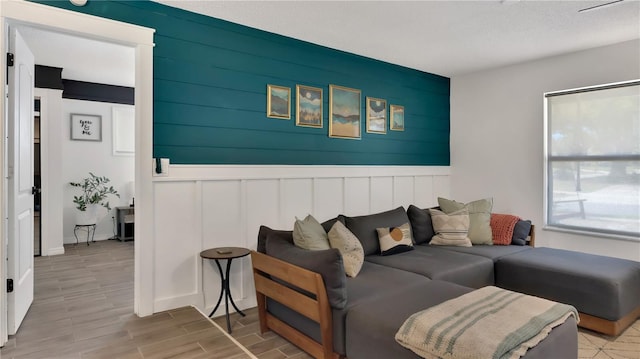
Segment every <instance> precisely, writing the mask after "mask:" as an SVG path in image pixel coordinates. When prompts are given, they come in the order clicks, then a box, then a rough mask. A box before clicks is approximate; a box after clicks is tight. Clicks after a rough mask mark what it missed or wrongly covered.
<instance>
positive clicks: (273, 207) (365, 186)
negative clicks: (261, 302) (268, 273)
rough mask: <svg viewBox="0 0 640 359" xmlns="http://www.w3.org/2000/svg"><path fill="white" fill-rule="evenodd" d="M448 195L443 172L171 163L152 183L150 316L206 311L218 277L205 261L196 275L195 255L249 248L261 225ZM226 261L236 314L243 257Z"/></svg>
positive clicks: (245, 294) (247, 297)
mask: <svg viewBox="0 0 640 359" xmlns="http://www.w3.org/2000/svg"><path fill="white" fill-rule="evenodd" d="M448 195H449V168H448V167H418V166H412V167H389V166H373V167H367V166H185V165H182V166H173V165H172V166H170V167H169V175H168V177H154V181H153V202H154V218H153V223H154V233H153V242H154V245H155V258H154V273H153V275H154V281H153V287H154V312H158V311H162V310H166V309H171V308H176V307H180V306H184V305H191V304H197V305H198V306H199V307H200V308H201V309H203V311H205V312H209V311H210V310H211V309H212V308H213V306H214V305H215V303H216V300H217V299H218V294H219V290H220V279H219V275H218V271H217V269H216V267H215V263H214V262H213V261H207V262H205V263H204V271H203V263H202V260H201V259H200V257H199V255H198V254H199V253H200V251H202V250H204V249H207V248H212V247H220V246H238V247H246V248H250V249H255V248H256V245H257V235H258V228H259V227H260V225H261V224H264V225H267V226H270V227H271V228H275V229H287V230H291V229H293V223H294V220H295V217H296V216H297V217H300V218H302V217H304V216H306V215H307V214H309V213H311V214H313V215H314V217H316V218H317V219H318V220H319V221H324V220H327V219H330V218H333V217H335V216H337V215H338V214H340V213H343V214H346V215H361V214H368V213H375V212H381V211H386V210H390V209H393V208H395V207H397V206H404V207H405V208H407V207H408V206H409V205H410V204H415V205H417V206H420V207H429V206H433V205H437V197H438V196H448ZM232 263H233V265H232V267H231V277H232V278H231V281H230V285H231V293H232V296H233V298H234V301H235V302H236V304H237V305H238V307H240V308H241V309H242V308H250V307H254V306H256V299H255V289H254V286H253V275H252V272H251V263H250V260H249V258H248V257H246V258H243V259H240V260H234V261H233V262H232ZM223 265H224V263H223ZM201 273H204V276H202V275H201ZM202 288H204V290H203V289H202ZM203 297H204V299H203ZM203 301H204V304H203ZM232 311H233V309H232ZM220 313H224V304H223V307H222V308H221V309H219V312H218V314H220Z"/></svg>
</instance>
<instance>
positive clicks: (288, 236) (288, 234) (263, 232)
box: [257, 226, 293, 253]
mask: <svg viewBox="0 0 640 359" xmlns="http://www.w3.org/2000/svg"><path fill="white" fill-rule="evenodd" d="M271 235H273V236H274V237H278V238H280V239H282V240H285V241H287V242H290V243H293V231H282V230H278V229H271V228H269V227H267V226H260V229H259V230H258V246H257V250H258V252H260V253H267V237H268V236H271Z"/></svg>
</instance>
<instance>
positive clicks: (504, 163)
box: [451, 40, 640, 261]
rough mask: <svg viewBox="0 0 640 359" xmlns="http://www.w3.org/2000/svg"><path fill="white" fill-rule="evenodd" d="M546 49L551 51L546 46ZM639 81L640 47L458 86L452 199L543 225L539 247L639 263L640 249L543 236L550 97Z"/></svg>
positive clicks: (574, 56) (460, 81)
mask: <svg viewBox="0 0 640 359" xmlns="http://www.w3.org/2000/svg"><path fill="white" fill-rule="evenodd" d="M540 46H544V45H543V44H540ZM638 78H640V40H634V41H628V42H624V43H620V44H615V45H610V46H605V47H601V48H596V49H591V50H587V51H581V52H576V53H571V54H566V55H562V56H556V57H551V58H546V59H541V60H537V61H532V62H527V63H523V64H518V65H513V66H508V67H503V68H499V69H495V70H489V71H483V72H478V73H473V74H468V75H463V76H456V77H453V78H452V79H451V193H452V197H453V198H455V199H457V200H460V201H465V202H467V201H471V200H474V199H478V198H484V197H493V198H494V212H498V213H513V214H516V215H519V216H520V217H523V218H529V219H531V220H532V221H533V223H535V224H537V225H538V226H537V233H536V242H537V243H538V245H539V246H549V247H555V248H564V249H571V250H577V251H583V252H588V253H594V254H604V255H610V256H614V257H620V258H627V259H632V260H637V261H640V242H638V241H628V240H616V239H607V238H604V237H591V236H583V235H576V234H567V233H560V232H554V231H549V230H543V229H542V224H543V223H544V215H543V198H544V197H543V196H544V194H543V93H544V92H548V91H554V90H564V89H570V88H576V87H583V86H591V85H599V84H606V83H612V82H619V81H626V80H633V79H638Z"/></svg>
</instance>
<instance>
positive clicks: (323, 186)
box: [313, 178, 344, 222]
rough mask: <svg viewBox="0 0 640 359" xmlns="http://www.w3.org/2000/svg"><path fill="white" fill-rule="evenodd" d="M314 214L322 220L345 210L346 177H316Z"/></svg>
mask: <svg viewBox="0 0 640 359" xmlns="http://www.w3.org/2000/svg"><path fill="white" fill-rule="evenodd" d="M313 182H314V201H313V215H314V217H316V219H317V220H318V221H320V222H324V221H326V220H328V219H331V218H334V217H336V216H337V215H338V214H340V213H343V212H344V179H342V178H316V179H314V181H313Z"/></svg>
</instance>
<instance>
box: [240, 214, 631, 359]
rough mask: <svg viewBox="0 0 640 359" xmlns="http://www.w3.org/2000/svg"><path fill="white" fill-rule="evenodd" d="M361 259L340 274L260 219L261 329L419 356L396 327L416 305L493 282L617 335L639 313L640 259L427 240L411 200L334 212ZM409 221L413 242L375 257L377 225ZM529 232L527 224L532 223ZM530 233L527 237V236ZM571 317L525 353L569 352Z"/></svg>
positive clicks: (328, 353) (323, 345) (317, 352)
mask: <svg viewBox="0 0 640 359" xmlns="http://www.w3.org/2000/svg"><path fill="white" fill-rule="evenodd" d="M336 221H340V222H342V223H343V224H344V225H345V226H346V227H347V228H348V229H349V230H350V231H351V232H352V233H353V234H354V235H355V236H356V237H357V238H358V240H359V241H360V242H361V244H362V247H363V249H364V252H365V261H364V264H363V266H362V269H361V270H360V272H359V274H358V275H357V276H356V277H354V278H351V277H347V276H346V275H345V273H344V269H343V264H342V257H341V255H340V253H339V252H338V250H337V249H328V250H320V251H309V250H305V249H301V248H298V247H296V246H295V245H294V244H293V239H292V232H291V231H281V230H273V229H270V228H268V227H266V226H262V227H261V228H260V231H259V234H258V246H257V251H256V252H253V253H252V264H253V267H254V280H255V284H256V294H257V299H258V307H259V315H260V325H261V330H262V331H263V332H264V331H267V330H273V331H275V332H277V333H279V334H280V335H282V336H284V337H285V338H287V339H289V340H290V341H291V342H293V343H294V344H296V345H298V346H299V347H301V348H302V349H303V350H305V351H306V352H308V353H309V354H310V355H312V356H314V357H316V358H338V357H345V356H346V357H348V358H349V359H358V358H417V355H416V354H414V353H413V352H411V351H410V350H408V349H405V348H404V347H402V346H400V345H399V344H397V343H396V342H395V340H394V334H395V333H396V332H397V331H398V329H399V328H400V326H401V325H402V323H403V322H404V321H405V320H406V319H407V318H408V317H409V316H410V315H411V314H413V313H415V312H418V311H421V310H423V309H426V308H429V307H432V306H435V305H438V304H440V303H443V302H445V301H447V300H450V299H453V298H457V297H459V296H460V295H462V294H465V293H468V292H470V291H473V290H474V289H478V288H481V287H484V286H488V285H495V286H498V287H502V288H505V289H510V290H514V291H518V292H522V293H526V294H531V295H536V296H540V297H544V298H547V299H551V300H556V301H559V302H565V303H567V304H571V305H573V306H574V307H576V308H577V309H578V311H580V317H581V324H582V323H583V322H585V318H587V319H586V326H587V327H590V328H591V329H595V330H600V331H610V332H609V334H617V333H619V332H620V331H621V330H623V329H624V328H626V326H628V325H630V324H631V323H632V322H633V321H634V320H635V319H636V318H638V317H639V316H640V263H637V262H633V261H625V260H621V259H615V258H609V257H603V256H591V255H586V254H582V253H577V252H570V251H562V250H555V249H550V248H533V246H531V245H529V246H526V245H525V246H519V245H507V246H490V245H484V246H473V247H468V248H467V247H452V246H433V245H429V241H430V239H431V237H432V236H433V228H432V227H431V223H430V217H429V212H428V210H425V209H419V208H417V207H414V206H410V207H409V209H408V210H407V211H405V209H404V208H402V207H399V208H396V209H394V210H391V211H387V212H382V213H377V214H371V215H366V216H358V217H348V216H343V215H340V216H338V217H337V218H334V219H332V220H330V221H327V222H325V223H322V226H323V227H324V229H325V230H326V231H327V232H328V231H329V229H330V228H331V226H332V225H333V224H334V223H335V222H336ZM407 222H409V223H411V227H412V236H413V240H414V250H411V251H407V252H404V253H398V254H394V255H390V256H381V255H380V254H379V253H380V248H379V242H378V237H377V232H376V228H380V227H395V226H400V225H402V224H404V223H407ZM532 233H533V232H532ZM531 238H532V239H533V238H534V237H533V236H532V237H531ZM576 325H577V323H576V321H575V319H574V318H573V317H570V318H569V319H568V320H567V321H566V322H565V323H564V324H562V325H560V326H558V327H556V328H554V329H553V330H552V332H551V333H550V335H549V336H548V337H547V338H545V339H544V340H543V341H542V342H540V343H539V344H538V345H537V346H535V347H534V348H532V349H530V350H529V351H527V353H526V355H525V357H526V358H528V359H531V358H551V357H553V358H576V357H577V329H576Z"/></svg>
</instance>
